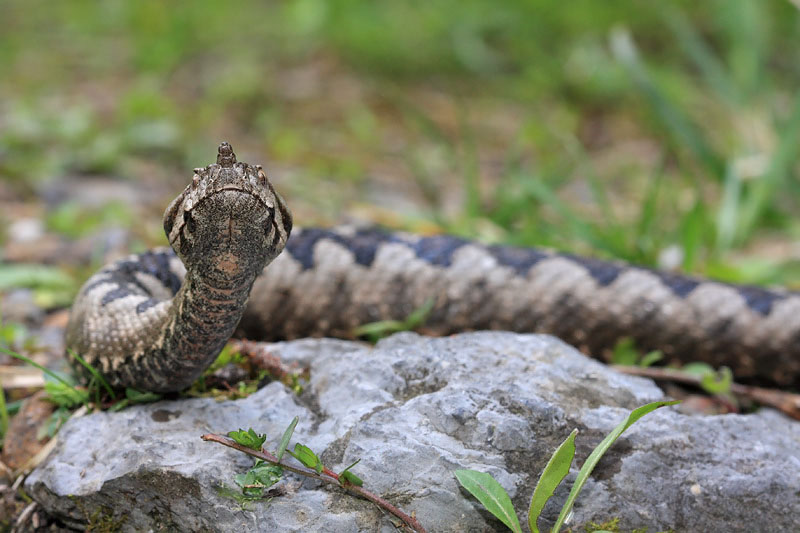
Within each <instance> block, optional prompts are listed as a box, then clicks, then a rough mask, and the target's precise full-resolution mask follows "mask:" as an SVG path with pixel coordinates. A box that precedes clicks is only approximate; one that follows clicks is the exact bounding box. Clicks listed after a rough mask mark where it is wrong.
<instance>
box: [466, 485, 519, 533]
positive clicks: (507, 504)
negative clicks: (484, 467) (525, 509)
mask: <svg viewBox="0 0 800 533" xmlns="http://www.w3.org/2000/svg"><path fill="white" fill-rule="evenodd" d="M455 474H456V479H458V482H459V483H461V486H462V487H464V488H465V489H467V490H468V491H469V493H470V494H472V495H473V496H475V498H477V499H478V501H479V502H481V503H482V504H483V506H484V507H486V510H487V511H489V512H490V513H492V514H493V515H494V516H496V517H497V519H498V520H500V521H501V522H503V523H504V524H505V525H506V526H508V529H510V530H511V531H513V532H514V533H522V527H521V526H520V525H519V520H518V519H517V513H515V512H514V506H513V505H512V504H511V498H509V497H508V493H507V492H506V491H505V489H504V488H503V487H502V486H501V485H500V483H498V482H497V481H495V479H494V478H493V477H492V476H490V475H489V474H485V473H483V472H478V471H477V470H456V471H455Z"/></svg>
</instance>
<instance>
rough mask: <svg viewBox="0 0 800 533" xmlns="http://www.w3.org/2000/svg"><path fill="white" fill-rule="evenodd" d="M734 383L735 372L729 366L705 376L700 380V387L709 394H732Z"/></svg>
mask: <svg viewBox="0 0 800 533" xmlns="http://www.w3.org/2000/svg"><path fill="white" fill-rule="evenodd" d="M732 383H733V372H731V369H730V368H728V367H727V366H723V367H722V368H720V369H719V370H718V371H717V372H709V373H706V374H703V376H702V377H701V378H700V386H701V387H703V390H705V391H706V392H707V393H709V394H726V393H728V392H730V390H731V384H732Z"/></svg>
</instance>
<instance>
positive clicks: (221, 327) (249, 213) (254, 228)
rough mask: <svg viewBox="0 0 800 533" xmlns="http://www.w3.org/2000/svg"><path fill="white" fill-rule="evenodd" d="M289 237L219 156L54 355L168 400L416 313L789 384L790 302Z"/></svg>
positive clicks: (441, 324) (225, 151)
mask: <svg viewBox="0 0 800 533" xmlns="http://www.w3.org/2000/svg"><path fill="white" fill-rule="evenodd" d="M292 227H293V225H292V215H291V212H290V211H289V209H288V207H287V205H286V202H285V201H284V200H283V199H282V197H281V196H280V195H279V194H278V193H277V192H276V191H275V189H274V187H273V185H272V183H271V181H270V180H269V179H268V177H267V174H266V172H265V171H264V169H263V167H262V166H261V165H250V164H248V163H244V162H240V161H237V158H236V155H235V153H234V151H233V148H232V147H231V145H230V144H228V143H226V142H223V143H222V144H220V145H219V148H218V154H217V159H216V163H213V164H210V165H208V166H206V167H204V168H196V169H194V173H193V176H192V179H191V182H190V183H189V184H188V185H187V186H186V188H185V189H184V190H183V192H181V193H180V195H179V196H178V197H177V198H175V199H174V200H173V201H172V202H171V203H170V205H169V206H168V207H167V209H166V211H165V213H164V230H165V233H166V235H167V238H168V241H169V244H170V247H162V248H156V249H152V250H149V251H146V252H144V253H141V254H137V255H132V256H129V257H126V258H124V259H121V260H119V261H116V262H113V263H111V264H109V265H107V266H105V267H103V268H102V269H101V270H99V271H98V272H97V273H96V274H94V275H93V276H91V277H90V278H89V279H88V280H87V281H86V283H85V284H84V285H83V287H82V288H81V289H80V291H79V293H78V295H77V296H76V298H75V300H74V303H73V306H72V309H71V312H70V318H69V321H68V324H67V328H66V335H65V345H66V347H67V351H68V354H72V355H73V356H74V355H75V354H78V355H80V357H81V358H82V359H83V361H84V362H85V363H87V364H88V365H90V366H91V367H93V368H94V369H95V370H96V371H97V372H99V373H100V374H101V375H102V376H103V377H104V378H105V379H106V380H107V382H108V383H109V384H110V385H112V386H114V387H117V388H123V387H131V388H134V389H137V390H142V391H155V392H174V391H180V390H182V389H185V388H187V387H189V386H190V385H191V384H192V383H193V382H194V381H195V380H196V379H197V378H198V377H199V376H201V375H202V374H203V372H204V371H205V370H206V369H207V368H208V367H209V366H210V365H211V363H212V362H213V361H214V360H215V359H216V357H217V356H218V354H219V353H220V351H221V350H222V348H223V347H224V346H225V344H226V342H227V341H228V340H229V338H230V337H231V336H232V335H234V334H236V335H241V336H244V337H245V338H249V339H261V340H265V341H269V340H279V339H295V338H301V337H309V336H311V337H320V336H334V337H343V338H352V337H353V336H354V331H356V328H358V327H359V326H362V325H364V324H369V323H372V322H377V321H383V320H397V321H403V320H405V319H406V318H407V317H408V316H409V315H411V314H412V313H414V312H415V310H419V309H423V308H425V309H427V314H425V316H424V321H423V322H422V324H420V325H419V327H418V328H417V329H418V330H419V331H420V332H421V333H424V334H428V335H450V334H454V333H458V332H465V331H471V330H483V329H492V330H509V331H516V332H530V333H547V334H551V335H555V336H557V337H559V338H561V339H563V340H564V341H565V342H567V343H569V344H571V345H573V346H575V347H577V348H579V349H580V350H582V351H583V352H585V353H587V354H590V355H594V356H598V357H601V358H608V357H609V354H610V353H612V351H613V349H614V347H615V346H617V345H618V343H619V342H620V341H621V340H622V339H632V341H633V343H634V344H635V346H636V347H637V348H639V349H641V350H660V351H661V353H662V354H663V357H664V359H665V361H666V362H671V363H678V364H682V363H687V362H704V363H707V364H709V365H712V366H713V367H719V366H728V367H729V368H731V369H732V370H733V372H734V374H735V375H736V376H737V379H738V378H742V379H745V380H752V381H755V382H768V383H775V384H780V385H797V384H798V383H799V382H800V294H798V293H795V292H791V291H788V290H782V289H774V290H772V289H765V288H760V287H753V286H744V285H735V284H729V283H723V282H720V281H714V280H709V279H702V278H697V277H690V276H685V275H680V274H676V273H671V272H665V271H659V270H653V269H649V268H645V267H641V266H636V265H630V264H625V263H621V262H615V261H605V260H600V259H595V258H590V257H582V256H576V255H570V254H566V253H560V252H555V251H551V250H545V249H536V248H523V247H514V246H504V245H489V244H482V243H479V242H474V241H470V240H467V239H463V238H459V237H454V236H449V235H429V236H420V235H415V234H410V233H402V232H387V231H383V230H381V229H376V228H364V227H355V226H342V227H334V228H329V229H321V228H295V229H294V231H293V229H292Z"/></svg>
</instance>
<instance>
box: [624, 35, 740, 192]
mask: <svg viewBox="0 0 800 533" xmlns="http://www.w3.org/2000/svg"><path fill="white" fill-rule="evenodd" d="M611 51H612V52H613V54H614V57H616V59H617V61H619V62H620V63H621V64H622V65H623V66H624V67H625V68H626V70H627V71H628V72H629V73H630V75H631V77H632V78H633V80H634V82H635V83H636V85H637V86H638V87H639V90H640V91H641V92H642V94H643V95H644V97H645V98H646V99H647V101H648V102H649V104H650V107H651V108H652V109H653V112H654V113H655V114H656V116H657V117H658V119H659V120H660V121H661V123H662V125H663V126H664V128H665V129H666V131H667V133H668V134H669V135H670V137H671V138H672V142H673V145H674V146H675V147H676V148H678V149H679V148H680V147H686V148H688V149H689V150H691V152H692V153H693V154H694V156H695V157H696V158H697V159H698V160H699V161H700V162H702V163H703V164H704V165H705V166H706V167H707V168H708V170H709V171H710V173H711V174H712V175H713V176H714V177H715V178H717V179H722V176H723V173H724V169H725V167H724V164H723V162H722V159H721V158H720V157H719V156H718V155H717V154H716V153H715V152H714V150H713V149H712V148H711V146H710V145H709V143H708V142H707V141H706V139H705V138H704V137H703V135H702V134H701V133H700V131H699V130H698V129H697V127H696V126H695V125H694V124H693V123H692V122H691V121H690V120H689V118H688V117H687V116H686V114H685V113H684V112H683V111H682V110H681V108H680V107H679V106H677V105H675V104H673V103H672V102H671V101H670V100H669V99H668V98H667V96H666V95H665V94H664V92H663V91H662V90H661V88H660V87H659V85H658V84H657V83H656V82H655V81H654V80H653V78H652V77H651V76H650V73H649V72H647V69H646V68H645V66H644V65H643V64H642V62H641V61H640V60H639V56H638V53H637V50H636V45H635V44H634V42H633V39H632V38H631V35H630V33H629V32H628V30H627V29H626V28H620V29H617V30H615V31H614V32H612V34H611Z"/></svg>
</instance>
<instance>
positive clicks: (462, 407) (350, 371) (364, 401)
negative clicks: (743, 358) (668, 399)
mask: <svg viewBox="0 0 800 533" xmlns="http://www.w3.org/2000/svg"><path fill="white" fill-rule="evenodd" d="M274 353H275V354H276V355H278V356H279V357H281V358H282V359H283V360H284V361H287V362H291V361H298V362H301V363H306V364H309V365H310V366H311V381H310V383H309V384H308V386H307V387H306V389H305V391H304V393H303V394H302V395H301V396H299V397H297V396H295V395H293V394H292V393H291V392H289V391H288V390H286V389H285V388H284V387H283V386H282V385H280V384H278V383H273V384H271V385H269V386H267V387H265V388H263V389H261V390H260V391H258V392H257V393H255V394H253V395H251V396H250V397H248V398H246V399H243V400H238V401H229V402H224V403H216V402H214V401H213V400H206V399H186V400H180V401H170V402H167V401H164V402H159V403H156V404H151V405H146V406H137V407H133V408H130V409H127V410H124V411H122V412H119V413H107V412H106V413H98V414H94V415H91V416H86V417H83V418H79V419H76V420H73V421H70V422H69V423H68V424H67V425H66V426H65V427H64V428H63V429H62V430H61V433H60V434H59V444H58V446H57V448H56V450H55V451H54V453H53V454H52V455H51V456H50V457H49V459H48V460H47V461H46V462H45V463H44V464H43V465H41V466H40V467H39V468H38V469H37V470H35V471H34V472H33V473H32V474H31V475H30V476H29V477H28V479H27V481H26V490H27V491H28V493H29V494H31V495H32V496H33V497H34V498H35V499H36V500H37V501H39V502H40V503H41V505H43V506H44V507H45V508H46V509H48V510H49V511H51V512H53V513H57V514H58V515H60V516H62V517H64V518H65V520H66V521H67V522H68V523H72V524H76V525H77V524H80V523H84V522H85V521H86V520H87V517H89V516H92V514H93V513H95V512H96V511H97V510H100V512H101V513H104V514H107V515H110V516H113V517H114V518H115V519H118V520H121V521H122V529H123V530H124V531H143V530H148V529H150V530H153V531H304V532H309V531H331V532H334V531H335V532H348V531H353V532H355V531H385V532H390V531H395V530H396V529H395V527H394V526H393V525H392V522H391V521H390V519H389V518H387V517H386V515H384V514H383V513H382V512H381V511H380V510H379V509H378V508H377V507H375V506H374V505H372V504H370V503H368V502H366V501H363V500H360V499H356V498H354V497H352V496H349V495H347V494H345V493H344V492H343V491H341V490H339V489H337V488H331V487H328V486H321V485H319V484H317V483H316V482H313V481H309V480H305V481H303V480H302V479H300V478H298V477H295V476H294V475H287V476H286V478H285V480H284V481H282V482H281V484H282V487H283V489H284V490H283V491H282V494H280V495H278V496H276V497H274V498H273V499H272V500H271V501H264V502H257V503H253V504H250V505H248V506H247V507H246V508H244V509H243V508H242V507H241V506H240V505H239V504H238V503H237V502H236V501H234V500H232V499H230V498H227V497H225V496H223V495H221V494H220V493H219V492H218V487H220V486H222V485H225V486H228V487H234V486H235V485H234V482H233V477H234V475H235V474H236V473H239V472H243V471H245V470H246V469H247V468H248V467H249V466H250V465H252V459H250V458H249V457H247V456H245V455H243V454H241V453H239V452H236V451H234V450H231V449H228V448H224V447H222V446H220V445H218V444H213V443H208V442H203V441H201V440H200V435H202V434H204V433H207V432H217V433H225V432H227V431H229V430H234V429H238V428H245V429H246V428H248V427H253V428H254V429H255V430H257V431H258V432H260V433H267V435H268V436H269V439H268V441H267V444H268V447H269V448H272V449H274V448H275V447H277V444H278V441H279V439H280V437H281V435H282V433H283V430H284V429H285V427H286V426H287V425H288V423H289V422H290V421H291V419H292V418H293V417H294V416H299V417H300V423H299V425H298V427H297V430H296V432H295V438H294V439H293V441H294V442H301V443H303V444H306V445H308V446H309V447H311V449H313V450H314V451H316V452H317V453H318V454H320V455H321V457H322V459H323V461H324V462H325V464H326V466H328V467H330V468H331V469H333V470H337V469H338V470H341V469H342V468H344V467H345V466H347V465H348V464H350V463H351V462H353V461H354V460H356V459H358V458H361V462H360V463H359V464H358V465H357V466H356V468H355V469H354V472H355V473H357V474H358V475H359V476H360V477H362V478H363V479H364V481H365V487H366V488H368V489H369V490H372V491H373V492H376V493H378V494H381V495H383V496H384V497H386V498H387V499H388V500H389V501H391V502H393V503H395V504H397V505H398V506H399V507H401V508H402V509H403V510H405V511H406V512H414V513H415V514H416V517H417V518H418V520H419V521H420V522H421V523H422V524H423V525H424V526H425V527H426V528H427V529H428V531H431V532H434V531H435V532H440V531H445V532H446V531H454V532H455V531H458V532H462V531H468V532H481V531H505V528H504V526H503V525H502V524H501V523H500V522H499V521H497V520H495V519H494V518H493V517H491V515H489V514H488V513H486V512H485V511H483V510H482V508H481V506H480V504H479V503H477V501H476V500H474V499H473V498H472V497H471V496H470V495H469V494H468V493H467V492H466V491H464V490H462V489H460V487H459V485H458V483H457V481H456V479H455V477H454V476H453V471H454V470H456V469H459V468H473V469H478V470H481V471H484V472H489V473H491V474H492V475H493V476H494V477H495V479H497V480H498V481H499V482H500V483H501V484H502V485H503V486H504V487H505V488H506V490H508V492H509V494H510V495H511V497H512V499H513V501H514V505H515V507H516V509H517V512H518V514H519V516H520V521H521V522H522V523H525V522H526V519H525V512H526V511H527V507H528V502H529V499H530V496H531V493H532V491H533V488H534V486H535V484H536V480H537V479H538V476H539V473H540V472H541V470H542V468H543V467H544V465H545V464H546V462H547V460H548V459H549V457H550V455H551V453H552V452H553V450H554V449H555V448H556V447H557V446H558V444H559V443H560V442H561V441H562V440H563V439H564V438H565V437H566V436H567V435H568V434H569V432H570V431H571V430H572V429H573V428H575V427H577V428H579V429H580V433H579V435H578V439H577V442H578V458H577V459H578V460H577V464H578V465H580V464H582V463H583V460H584V459H585V458H586V456H587V455H588V454H589V452H590V451H591V449H592V448H593V447H594V446H595V445H596V444H597V443H598V442H599V441H600V440H601V439H602V438H603V437H604V436H605V434H606V433H607V432H608V431H610V430H611V429H612V428H613V427H614V426H615V425H616V424H617V423H619V421H621V420H622V419H623V418H624V417H625V416H626V415H627V413H628V412H629V411H630V410H631V409H633V408H635V407H638V406H639V405H642V404H644V403H647V402H651V401H654V400H658V399H662V393H661V391H660V389H658V388H657V387H656V386H655V385H654V384H653V383H652V382H651V381H649V380H645V379H641V378H634V377H629V376H624V375H621V374H618V373H616V372H614V371H612V370H610V369H608V368H606V367H605V366H603V365H601V364H600V363H597V362H596V361H593V360H590V359H588V358H586V357H584V356H583V355H581V354H580V353H578V352H577V351H576V350H574V349H572V348H571V347H569V346H567V345H565V344H563V343H562V342H560V341H558V340H556V339H554V338H551V337H547V336H537V335H518V334H511V333H498V332H491V333H488V332H487V333H470V334H462V335H457V336H453V337H448V338H434V339H432V338H426V337H421V336H418V335H415V334H411V333H404V334H398V335H395V336H393V337H391V338H389V339H387V340H385V341H383V342H381V343H379V344H378V345H377V346H376V347H374V348H372V347H368V346H364V345H361V344H357V343H350V342H344V341H335V340H325V339H323V340H301V341H293V342H287V343H280V344H275V345H274ZM576 472H577V467H575V465H573V471H572V473H571V474H570V476H568V478H567V482H568V484H567V485H566V486H564V487H560V488H559V490H558V491H557V492H556V497H555V500H557V501H554V502H551V504H552V505H549V506H548V507H547V509H546V516H545V518H546V519H548V520H551V521H552V520H554V519H555V516H556V514H557V512H558V508H559V507H560V505H561V503H562V502H563V500H564V498H565V497H566V494H567V491H568V489H569V485H570V484H571V482H572V480H573V479H574V476H575V473H576ZM615 517H618V518H619V519H620V526H621V527H622V528H623V529H624V530H629V529H631V528H634V527H644V526H647V527H648V528H649V530H650V531H660V530H665V529H669V528H672V529H674V530H675V531H757V530H763V531H791V530H798V529H800V518H799V517H800V424H798V423H796V422H792V421H790V420H788V419H786V418H784V417H782V416H781V415H778V414H777V413H775V412H772V411H768V410H764V411H762V412H760V413H757V414H753V415H724V416H689V415H684V414H681V413H680V412H678V411H677V410H675V409H673V408H667V409H659V410H658V411H656V412H655V413H652V414H650V415H648V416H647V417H645V418H644V419H642V420H640V421H639V422H638V423H636V424H635V425H633V426H632V427H631V428H630V429H629V430H628V431H627V432H626V433H625V434H624V435H623V437H622V438H621V439H620V440H619V441H618V442H617V443H616V445H615V446H614V447H613V448H612V449H611V451H610V452H609V453H608V454H607V455H606V456H605V457H604V458H603V459H602V461H601V462H600V464H599V465H598V467H597V469H596V470H595V472H594V474H593V475H592V477H591V479H590V481H589V483H588V484H587V486H586V488H585V489H584V491H583V493H582V494H581V495H580V496H579V498H578V500H577V504H576V507H575V516H574V518H573V520H572V522H571V525H579V524H582V523H585V522H587V521H589V520H594V521H597V522H600V521H604V520H608V519H611V518H615ZM542 522H543V523H541V524H540V525H541V526H544V527H548V526H549V525H550V524H547V523H544V520H543V521H542Z"/></svg>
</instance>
